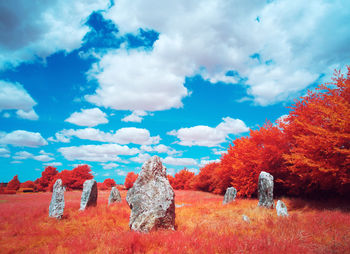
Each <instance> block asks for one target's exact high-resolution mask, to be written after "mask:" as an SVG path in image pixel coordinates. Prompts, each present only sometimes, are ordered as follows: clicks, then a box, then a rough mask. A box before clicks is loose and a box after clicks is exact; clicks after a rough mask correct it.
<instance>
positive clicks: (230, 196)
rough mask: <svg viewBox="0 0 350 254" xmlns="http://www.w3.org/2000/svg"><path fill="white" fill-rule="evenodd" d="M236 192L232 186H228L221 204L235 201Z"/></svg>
mask: <svg viewBox="0 0 350 254" xmlns="http://www.w3.org/2000/svg"><path fill="white" fill-rule="evenodd" d="M236 194H237V190H236V188H234V187H229V188H227V190H226V193H225V196H224V201H222V203H223V204H228V203H230V202H233V201H235V198H236Z"/></svg>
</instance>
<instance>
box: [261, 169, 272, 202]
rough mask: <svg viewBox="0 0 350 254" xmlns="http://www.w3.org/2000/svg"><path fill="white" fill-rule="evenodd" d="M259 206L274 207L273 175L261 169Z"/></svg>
mask: <svg viewBox="0 0 350 254" xmlns="http://www.w3.org/2000/svg"><path fill="white" fill-rule="evenodd" d="M258 197H259V203H258V206H263V207H266V208H273V207H274V203H273V176H272V175H270V174H269V173H267V172H264V171H261V173H260V175H259V182H258Z"/></svg>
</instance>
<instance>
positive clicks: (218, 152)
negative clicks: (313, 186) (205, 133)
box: [212, 148, 227, 155]
mask: <svg viewBox="0 0 350 254" xmlns="http://www.w3.org/2000/svg"><path fill="white" fill-rule="evenodd" d="M212 151H213V153H214V154H216V155H222V154H224V153H226V152H227V151H225V150H218V149H216V148H213V149H212Z"/></svg>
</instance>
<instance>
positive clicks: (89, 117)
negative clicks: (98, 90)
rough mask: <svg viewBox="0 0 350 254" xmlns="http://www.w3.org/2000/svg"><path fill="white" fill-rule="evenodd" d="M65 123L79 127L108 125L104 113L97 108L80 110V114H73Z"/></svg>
mask: <svg viewBox="0 0 350 254" xmlns="http://www.w3.org/2000/svg"><path fill="white" fill-rule="evenodd" d="M65 121H66V122H69V123H72V124H76V125H79V126H88V127H94V126H96V125H99V124H104V123H108V119H107V118H106V113H104V112H102V111H101V110H100V109H99V108H91V109H82V110H81V112H74V113H73V114H72V115H71V116H70V117H68V118H67V119H66V120H65Z"/></svg>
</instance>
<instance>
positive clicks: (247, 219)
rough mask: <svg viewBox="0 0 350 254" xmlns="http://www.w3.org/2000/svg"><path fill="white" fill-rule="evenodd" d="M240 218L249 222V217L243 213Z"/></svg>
mask: <svg viewBox="0 0 350 254" xmlns="http://www.w3.org/2000/svg"><path fill="white" fill-rule="evenodd" d="M242 220H243V221H245V222H247V223H250V219H249V217H248V216H247V215H245V214H243V215H242Z"/></svg>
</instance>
